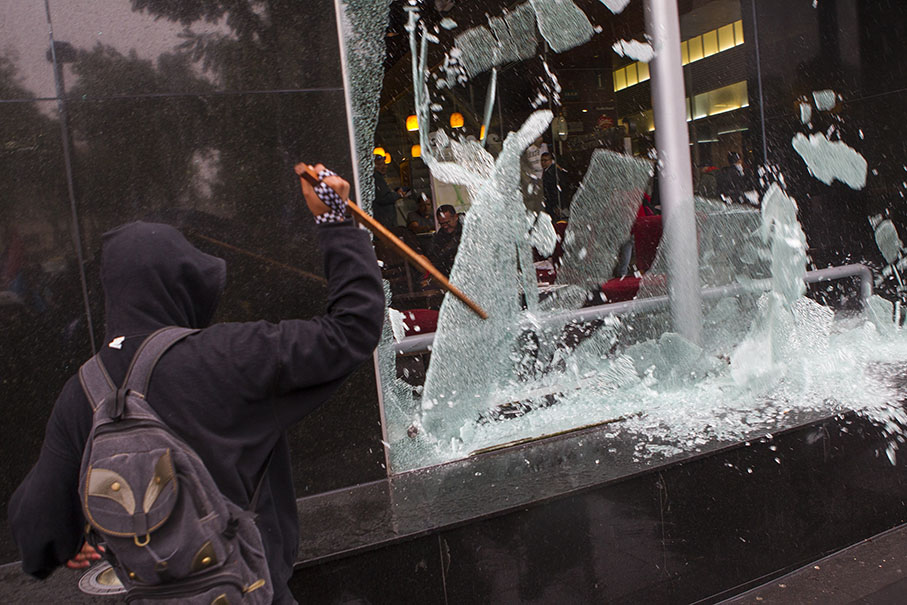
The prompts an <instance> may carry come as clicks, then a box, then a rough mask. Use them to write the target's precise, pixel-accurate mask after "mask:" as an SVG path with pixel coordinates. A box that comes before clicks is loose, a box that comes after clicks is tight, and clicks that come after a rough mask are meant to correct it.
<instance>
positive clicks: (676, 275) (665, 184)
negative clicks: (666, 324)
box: [645, 0, 702, 344]
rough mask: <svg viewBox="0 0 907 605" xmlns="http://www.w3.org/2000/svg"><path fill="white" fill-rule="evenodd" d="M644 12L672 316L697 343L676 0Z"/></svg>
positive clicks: (698, 315)
mask: <svg viewBox="0 0 907 605" xmlns="http://www.w3.org/2000/svg"><path fill="white" fill-rule="evenodd" d="M645 14H646V32H647V33H648V35H649V39H650V40H651V42H652V45H653V47H654V49H655V59H654V60H653V61H652V63H651V66H650V71H651V74H652V107H653V108H654V110H655V128H656V130H655V146H656V149H657V150H658V176H659V179H658V182H659V193H660V194H661V208H662V213H663V215H664V218H663V225H664V232H663V235H662V241H663V243H664V244H665V245H666V251H667V252H668V257H667V261H668V298H669V299H670V302H671V318H672V319H673V322H674V330H675V331H677V332H678V333H679V334H681V335H682V336H683V337H684V338H686V339H687V340H689V341H691V342H694V343H697V344H698V343H700V342H701V340H702V339H701V335H702V301H701V297H700V287H699V257H698V245H697V241H696V213H695V205H694V201H693V179H692V167H691V166H690V136H689V133H688V131H687V119H686V118H687V116H686V102H685V99H686V94H685V90H684V85H683V66H682V64H681V60H680V18H679V16H678V13H677V2H676V0H646V4H645Z"/></svg>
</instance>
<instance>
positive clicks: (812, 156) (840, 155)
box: [792, 132, 867, 189]
mask: <svg viewBox="0 0 907 605" xmlns="http://www.w3.org/2000/svg"><path fill="white" fill-rule="evenodd" d="M792 144H793V146H794V150H795V151H796V152H797V153H798V154H800V157H801V158H803V161H804V162H806V166H807V168H809V172H810V173H811V174H812V175H813V176H814V177H816V178H817V179H819V180H820V181H822V182H823V183H825V184H826V185H831V184H832V182H834V181H835V180H839V181H841V182H842V183H844V184H845V185H847V186H848V187H850V188H851V189H862V188H863V187H864V186H865V185H866V171H867V163H866V159H865V158H864V157H863V156H862V155H861V154H860V153H859V152H857V151H856V150H855V149H854V148H853V147H850V146H849V145H847V144H846V143H844V142H842V141H829V140H828V138H827V137H826V136H825V135H824V134H822V133H813V134H811V135H809V138H807V137H806V136H805V135H804V134H802V133H799V132H798V133H797V134H796V136H794V139H793V141H792Z"/></svg>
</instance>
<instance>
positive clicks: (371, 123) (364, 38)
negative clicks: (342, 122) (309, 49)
mask: <svg viewBox="0 0 907 605" xmlns="http://www.w3.org/2000/svg"><path fill="white" fill-rule="evenodd" d="M390 4H391V0H344V1H343V2H341V3H339V4H338V10H339V14H340V20H341V26H342V28H343V42H344V47H345V52H346V60H347V62H348V64H349V69H348V73H349V88H350V103H351V108H350V109H351V112H352V119H353V132H354V134H355V138H356V152H357V157H358V158H359V166H358V173H359V188H360V191H359V193H360V195H361V196H362V199H361V200H359V202H360V204H361V205H362V207H363V208H365V210H366V211H369V212H370V211H371V205H372V200H373V199H374V198H375V177H374V160H373V159H372V147H373V146H374V141H375V129H376V128H377V126H378V100H379V98H380V97H381V86H382V84H383V80H384V64H383V63H382V62H381V61H376V60H375V57H381V56H383V55H384V52H385V47H384V32H385V30H386V29H387V20H388V9H389V7H390Z"/></svg>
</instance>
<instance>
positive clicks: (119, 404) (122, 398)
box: [110, 386, 129, 420]
mask: <svg viewBox="0 0 907 605" xmlns="http://www.w3.org/2000/svg"><path fill="white" fill-rule="evenodd" d="M127 395H129V389H127V388H126V387H124V386H123V387H120V388H118V389H117V393H116V402H115V404H114V407H113V411H112V413H111V414H110V416H111V418H113V419H115V420H119V419H120V418H122V417H123V412H125V411H126V396H127Z"/></svg>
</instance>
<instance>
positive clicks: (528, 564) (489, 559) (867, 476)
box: [291, 417, 907, 604]
mask: <svg viewBox="0 0 907 605" xmlns="http://www.w3.org/2000/svg"><path fill="white" fill-rule="evenodd" d="M577 440H578V441H579V443H577V442H576V441H577ZM581 443H582V439H581V438H578V437H577V438H573V437H568V438H566V439H565V442H564V444H563V445H565V446H569V449H575V450H581V449H582V445H581ZM887 445H888V443H887V437H885V436H884V435H880V434H879V429H878V427H876V426H874V425H873V424H872V423H869V422H866V421H865V420H862V419H860V418H853V417H836V418H831V419H827V420H824V421H818V422H814V423H808V424H805V425H802V426H800V427H798V428H796V429H793V430H790V431H786V432H783V433H780V434H778V435H775V436H774V437H772V436H766V437H764V438H759V439H757V440H754V441H752V442H748V443H743V444H737V445H735V446H732V447H728V448H726V449H724V450H721V451H713V452H710V453H709V454H708V455H706V456H701V457H698V458H695V459H690V460H688V461H685V462H683V463H681V464H664V465H661V466H660V467H659V468H650V469H647V470H645V471H643V472H640V473H638V474H631V475H629V476H625V477H624V478H621V479H618V480H615V481H612V482H608V483H606V484H601V485H598V486H594V487H590V488H586V489H582V490H577V491H574V492H572V493H564V495H563V496H562V497H558V498H555V499H553V500H545V501H538V502H535V503H532V504H529V505H525V506H519V507H514V508H512V509H511V510H509V511H507V512H505V513H503V514H498V515H495V516H491V517H487V518H478V519H473V521H472V522H467V523H462V524H459V525H454V526H447V527H441V528H438V529H437V530H434V531H431V532H428V533H427V535H426V534H424V533H423V534H419V535H417V536H413V537H412V539H410V540H408V541H400V542H396V543H392V544H390V545H381V544H376V545H374V548H375V549H376V550H368V551H364V552H363V551H360V552H358V553H357V554H356V555H354V556H348V557H344V558H339V559H333V560H332V559H327V560H322V561H319V562H318V563H317V564H315V563H314V562H313V563H311V564H309V565H303V566H301V567H299V568H298V569H297V570H296V573H295V574H294V576H293V580H292V582H291V587H292V589H293V592H294V594H295V595H296V598H297V599H299V600H300V601H301V602H312V603H399V602H419V603H627V604H631V603H693V602H704V603H715V602H719V601H720V600H721V599H722V598H726V597H728V596H731V595H733V594H737V593H740V592H743V591H745V590H747V589H748V588H750V587H752V586H754V585H758V584H761V583H763V582H768V581H770V580H771V579H772V578H774V577H777V576H780V575H783V574H784V573H786V572H787V571H790V570H792V569H796V568H798V567H801V566H803V565H806V564H808V563H810V562H811V561H815V560H817V559H819V558H821V557H822V556H825V555H827V554H829V553H831V552H835V551H837V550H839V549H841V548H844V547H846V546H848V545H850V544H853V543H856V542H858V541H860V540H863V539H865V538H869V537H871V536H874V535H876V534H879V533H881V532H883V531H886V530H888V529H890V528H891V527H895V526H898V525H899V524H902V523H904V522H905V521H907V510H905V508H904V502H905V498H907V482H905V479H907V465H905V462H904V461H903V460H900V459H899V461H898V463H897V464H891V463H890V462H889V461H888V460H887V458H886V457H885V456H884V454H883V452H884V450H885V448H886V447H887ZM565 449H568V448H565ZM499 455H500V456H501V457H503V458H506V457H508V456H511V455H512V456H513V457H514V458H516V457H517V456H518V455H519V454H518V453H516V452H513V453H512V454H511V453H507V452H501V453H499ZM492 477H493V474H490V476H489V477H482V478H479V479H476V482H477V483H485V482H486V481H491V480H492ZM427 483H429V485H430V484H431V480H429V481H427ZM485 487H488V486H487V485H485ZM461 491H462V492H473V493H476V492H478V491H479V489H478V486H476V485H468V484H467V485H463V487H462V488H461ZM487 491H488V492H489V493H490V494H493V493H494V491H495V490H494V489H493V488H492V489H488V490H487ZM489 500H494V496H489ZM426 506H427V505H426ZM454 506H455V505H454ZM452 507H453V506H452ZM347 523H349V521H347ZM361 523H363V524H365V523H367V522H366V521H361ZM351 533H355V532H351ZM392 580H396V581H392Z"/></svg>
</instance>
